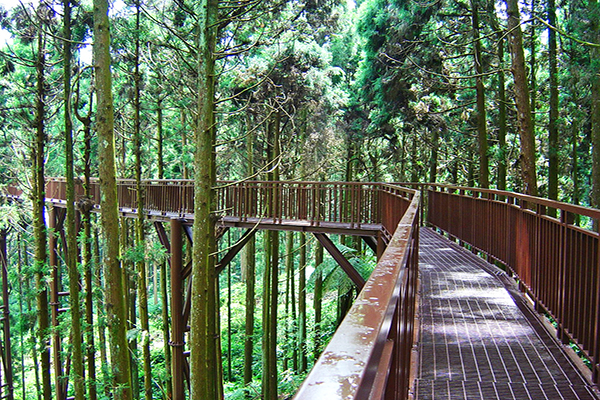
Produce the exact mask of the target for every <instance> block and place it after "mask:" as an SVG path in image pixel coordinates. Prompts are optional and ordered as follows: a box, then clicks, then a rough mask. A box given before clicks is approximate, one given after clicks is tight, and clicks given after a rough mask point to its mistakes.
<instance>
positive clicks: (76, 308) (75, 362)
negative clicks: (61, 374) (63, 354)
mask: <svg viewBox="0 0 600 400" xmlns="http://www.w3.org/2000/svg"><path fill="white" fill-rule="evenodd" d="M63 22H64V24H63V36H64V39H65V40H64V42H63V62H64V68H63V74H64V77H63V78H64V79H63V82H64V102H65V104H64V123H65V152H66V155H65V159H66V165H65V171H66V180H67V193H66V194H67V196H66V197H67V198H66V200H67V219H66V221H65V225H66V230H67V249H66V250H67V258H66V264H67V269H68V271H69V293H70V296H69V297H70V307H69V308H70V310H71V346H72V348H73V351H72V353H71V357H72V361H71V365H72V367H73V383H74V388H75V399H83V398H84V396H85V382H84V376H83V350H82V346H81V339H82V336H81V308H80V307H81V304H80V303H79V271H78V269H77V249H78V245H77V230H76V226H75V181H74V160H73V121H72V119H71V56H72V55H71V42H70V40H71V0H63Z"/></svg>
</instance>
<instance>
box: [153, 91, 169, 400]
mask: <svg viewBox="0 0 600 400" xmlns="http://www.w3.org/2000/svg"><path fill="white" fill-rule="evenodd" d="M156 120H157V138H156V141H157V152H156V156H157V163H158V179H164V171H165V169H164V155H163V113H162V98H159V100H158V101H157V103H156ZM160 297H161V304H162V330H163V343H164V346H163V347H164V354H165V373H166V378H165V382H164V384H163V385H164V391H165V399H171V398H172V397H173V386H172V383H171V346H170V345H169V340H170V338H169V337H170V333H169V318H170V316H169V294H168V292H167V262H166V261H161V262H160Z"/></svg>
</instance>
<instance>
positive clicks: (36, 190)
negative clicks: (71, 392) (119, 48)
mask: <svg viewBox="0 0 600 400" xmlns="http://www.w3.org/2000/svg"><path fill="white" fill-rule="evenodd" d="M37 39H38V54H37V60H36V76H37V83H36V116H35V118H36V119H35V124H36V140H35V145H34V147H33V159H34V162H33V171H32V172H33V179H32V180H33V236H34V240H35V258H34V263H35V287H36V291H37V313H38V317H37V320H38V340H39V343H40V362H41V369H42V379H41V381H42V382H41V383H42V396H43V398H44V399H50V398H52V394H51V390H52V389H51V386H50V343H49V341H48V334H49V332H48V328H49V320H48V289H47V287H46V280H45V274H44V271H45V270H46V269H47V265H46V263H47V252H46V224H45V220H44V204H45V198H46V194H45V193H46V191H45V185H46V182H45V177H44V149H45V144H46V132H45V121H44V119H45V111H46V104H45V101H46V92H45V89H44V88H45V85H46V82H45V75H44V68H45V63H46V60H45V52H46V49H45V47H46V46H45V39H44V36H43V34H42V31H41V29H40V31H39V32H38V37H37Z"/></svg>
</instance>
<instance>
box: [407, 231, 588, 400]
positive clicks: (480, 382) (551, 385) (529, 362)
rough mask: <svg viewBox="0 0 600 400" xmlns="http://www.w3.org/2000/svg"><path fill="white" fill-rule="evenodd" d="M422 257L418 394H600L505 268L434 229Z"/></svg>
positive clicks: (439, 399)
mask: <svg viewBox="0 0 600 400" xmlns="http://www.w3.org/2000/svg"><path fill="white" fill-rule="evenodd" d="M419 257H420V259H419V268H420V279H421V303H420V313H419V314H420V319H421V330H420V335H419V370H418V374H417V382H416V398H417V400H429V399H432V400H433V399H435V400H443V399H449V400H450V399H451V400H459V399H469V400H470V399H484V400H490V399H499V400H505V399H514V400H521V399H531V400H538V399H548V400H554V399H565V400H566V399H596V397H595V395H594V394H593V392H592V390H591V389H590V388H589V386H588V385H587V383H586V381H585V380H584V379H583V378H582V377H581V375H580V374H579V372H578V371H577V370H576V368H575V367H574V366H573V365H572V364H571V362H570V360H569V359H568V357H567V356H566V355H565V354H564V353H563V351H562V350H561V348H560V346H559V345H558V344H557V342H556V341H555V340H554V339H553V338H552V337H550V335H549V334H548V332H547V331H546V330H545V329H544V328H543V327H542V326H541V324H540V322H539V321H537V319H536V318H535V317H534V316H533V315H531V314H530V312H529V311H528V309H527V308H526V307H527V306H524V305H523V304H520V303H519V301H520V300H519V298H518V296H514V297H515V298H514V299H513V297H512V296H511V294H510V293H509V292H508V291H507V290H506V288H505V284H504V283H503V281H504V282H508V278H507V277H506V276H505V274H504V273H503V272H502V271H500V270H499V269H497V268H496V267H494V266H492V265H491V264H488V263H486V262H485V261H484V260H482V259H481V258H479V257H476V256H475V255H473V254H471V253H470V252H468V251H466V250H464V249H462V248H460V247H459V246H458V245H457V244H455V243H453V242H451V241H449V240H447V239H445V238H443V237H442V236H440V235H438V234H436V233H435V232H433V231H431V230H430V229H421V237H420V253H419ZM515 300H516V302H515Z"/></svg>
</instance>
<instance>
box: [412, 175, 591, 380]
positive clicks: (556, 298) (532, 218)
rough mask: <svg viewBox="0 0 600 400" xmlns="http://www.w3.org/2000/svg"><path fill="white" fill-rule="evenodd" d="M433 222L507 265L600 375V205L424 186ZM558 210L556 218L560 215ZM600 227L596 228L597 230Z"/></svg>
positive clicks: (435, 185) (508, 193) (445, 186)
mask: <svg viewBox="0 0 600 400" xmlns="http://www.w3.org/2000/svg"><path fill="white" fill-rule="evenodd" d="M423 187H424V188H427V193H428V199H427V201H428V215H427V222H428V223H429V224H431V225H433V226H435V227H437V228H439V229H441V230H443V231H445V232H447V233H449V234H450V235H452V236H454V237H455V238H457V239H459V240H460V241H462V242H465V243H468V244H469V245H470V246H472V248H473V250H474V251H480V252H482V253H483V254H484V255H487V257H488V258H491V259H494V260H497V261H499V262H501V263H502V264H504V265H506V266H507V267H508V268H509V269H510V271H511V272H512V273H513V274H514V275H515V276H516V277H517V278H518V281H519V284H520V286H521V288H522V289H523V290H524V291H526V292H527V293H528V294H529V296H530V297H531V298H532V299H533V300H534V302H535V307H536V309H537V310H538V311H545V312H546V313H548V315H550V316H551V317H552V318H553V319H554V320H555V321H556V323H557V324H558V331H557V334H558V337H559V338H560V339H561V340H562V341H563V343H568V342H569V341H573V342H574V343H575V344H576V345H577V346H578V347H579V348H580V350H581V351H582V352H583V353H584V354H585V355H586V356H587V357H588V358H589V359H590V360H592V364H593V368H592V371H593V380H594V382H597V381H598V376H599V373H600V366H599V364H598V362H599V360H600V236H599V234H598V232H596V231H594V230H590V229H585V228H582V227H580V226H578V225H577V224H576V221H578V220H579V221H580V222H585V225H587V226H589V227H591V226H595V227H598V226H599V224H600V210H597V209H593V208H589V207H583V206H576V205H572V204H567V203H561V202H558V201H553V200H548V199H542V198H539V197H533V196H528V195H524V194H519V193H512V192H506V191H497V190H492V189H474V188H465V187H457V186H451V185H440V184H424V185H423ZM554 215H556V216H557V217H554ZM596 229H597V228H596Z"/></svg>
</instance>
